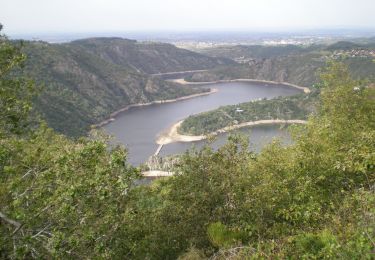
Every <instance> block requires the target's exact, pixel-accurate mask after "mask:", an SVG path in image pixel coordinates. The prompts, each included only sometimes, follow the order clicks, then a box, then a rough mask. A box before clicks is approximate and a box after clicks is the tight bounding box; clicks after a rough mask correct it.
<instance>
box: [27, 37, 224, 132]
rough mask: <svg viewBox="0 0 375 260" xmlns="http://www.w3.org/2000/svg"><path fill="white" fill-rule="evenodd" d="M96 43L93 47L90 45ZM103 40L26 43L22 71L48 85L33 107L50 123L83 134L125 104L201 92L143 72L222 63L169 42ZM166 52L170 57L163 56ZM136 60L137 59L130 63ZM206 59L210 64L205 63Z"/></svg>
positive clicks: (203, 66)
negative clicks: (189, 53) (187, 54)
mask: <svg viewBox="0 0 375 260" xmlns="http://www.w3.org/2000/svg"><path fill="white" fill-rule="evenodd" d="M92 42H94V43H95V44H94V46H95V47H93V46H92V45H90V44H89V43H92ZM99 42H100V44H99V45H96V43H97V41H96V40H87V41H86V40H83V41H78V42H74V43H68V44H48V43H44V42H28V43H26V46H25V48H24V51H25V53H26V54H27V56H28V59H27V62H26V64H25V68H24V71H23V73H24V74H25V75H27V76H29V77H31V78H33V79H35V80H36V81H37V83H38V85H43V86H44V87H43V91H41V94H40V95H39V96H38V97H37V98H36V99H35V102H34V103H35V108H36V110H37V111H38V112H39V113H41V114H42V116H43V117H44V118H45V119H46V121H47V122H48V124H49V125H50V126H51V127H53V128H54V129H56V130H57V131H59V132H61V133H64V134H67V135H70V136H79V135H83V134H85V133H86V132H87V130H88V129H89V128H90V125H92V124H95V123H98V122H99V121H101V120H103V119H104V118H106V117H107V116H108V115H109V114H110V113H112V112H113V111H115V110H118V109H120V108H121V107H124V106H126V105H129V104H133V103H139V102H149V101H153V100H161V99H171V98H176V97H179V96H183V95H189V94H193V93H197V92H199V91H200V90H197V89H194V88H189V87H180V86H178V87H176V85H175V84H173V83H169V82H165V81H163V80H161V79H158V78H156V77H152V76H149V75H147V74H146V73H143V72H142V71H148V72H158V71H160V70H161V68H163V70H168V69H170V70H172V69H173V70H176V69H185V68H189V69H190V68H192V67H193V66H194V62H197V63H198V61H200V62H201V64H200V66H201V67H199V68H207V67H210V66H216V65H218V64H219V63H216V62H215V59H212V58H209V57H205V56H204V55H201V54H197V55H196V56H197V57H198V58H197V59H196V60H194V59H192V60H189V59H190V58H188V57H184V58H183V59H182V58H181V59H180V58H179V55H182V54H181V53H184V52H185V51H184V50H179V49H178V50H176V49H177V48H176V47H174V46H171V45H165V46H164V45H163V44H160V46H161V47H160V46H159V45H158V44H156V46H159V47H157V48H156V47H155V48H154V47H152V46H151V47H150V48H147V44H138V43H136V42H134V41H129V40H114V43H113V42H112V41H111V40H110V41H109V42H107V41H106V40H100V41H99ZM104 42H105V43H104ZM119 42H120V43H121V44H119ZM112 44H113V45H112ZM123 45H124V46H123ZM128 45H129V46H130V47H129V48H130V49H129V48H128V47H127V46H128ZM138 45H140V46H141V47H142V48H138V47H137V46H138ZM136 47H137V48H136ZM132 48H133V49H132ZM160 48H161V49H162V50H160ZM174 55H175V56H174ZM163 56H166V57H167V58H165V59H163ZM146 57H150V58H148V59H147V58H146ZM173 57H174V58H173ZM132 60H135V61H137V62H138V63H132V62H131V61H132ZM157 60H159V64H157ZM204 60H207V61H208V62H207V63H204V62H203V61H204ZM193 61H194V62H193ZM185 62H186V64H185ZM189 62H190V63H189ZM174 64H179V66H177V65H176V66H174ZM184 66H185V67H184ZM206 66H207V67H206ZM147 68H149V69H147ZM151 68H152V69H154V71H152V70H151ZM163 70H162V71H163Z"/></svg>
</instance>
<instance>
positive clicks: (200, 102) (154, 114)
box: [103, 82, 301, 165]
mask: <svg viewBox="0 0 375 260" xmlns="http://www.w3.org/2000/svg"><path fill="white" fill-rule="evenodd" d="M205 87H207V86H205ZM209 87H211V88H215V89H217V90H218V91H217V92H215V93H213V94H210V95H205V96H199V97H195V98H191V99H186V100H182V101H178V102H173V103H164V104H154V105H150V106H144V107H134V108H131V109H129V110H128V111H125V112H123V113H120V114H118V115H117V116H116V118H115V119H116V120H115V121H113V122H111V123H109V124H107V125H105V126H104V127H103V128H104V130H105V131H106V132H107V133H108V134H110V135H112V136H113V137H114V142H117V143H121V144H124V145H125V146H126V147H127V149H128V151H129V157H128V160H129V162H130V163H132V164H133V165H139V164H140V163H142V162H145V161H146V160H147V159H148V158H149V157H150V156H151V155H153V154H154V152H155V151H156V149H157V147H158V145H157V144H156V143H155V140H156V138H157V136H158V135H159V134H160V133H161V132H163V131H165V129H167V128H168V127H170V126H171V125H173V124H174V123H176V122H177V121H179V120H182V119H184V118H186V117H188V116H189V115H192V114H196V113H200V112H204V111H209V110H213V109H216V108H218V107H220V106H225V105H234V104H238V103H242V102H247V101H250V100H256V99H259V98H268V99H269V98H274V97H278V96H290V95H295V94H297V93H300V92H301V91H300V90H297V89H295V88H292V87H289V86H284V85H273V84H265V83H250V82H226V83H217V84H212V85H209ZM240 131H241V132H249V130H248V129H241V130H240ZM275 136H281V137H284V139H285V140H287V139H288V136H287V135H286V134H285V131H283V130H280V129H279V126H258V127H254V128H252V130H251V134H250V139H251V142H252V143H253V144H254V148H255V150H257V149H259V147H261V146H263V145H264V144H265V143H266V142H267V141H269V140H271V139H272V137H275ZM225 139H226V134H224V135H221V136H219V137H218V140H217V142H216V146H218V145H220V144H222V143H224V141H225ZM204 142H205V141H198V142H194V143H195V145H196V146H198V147H199V146H201V145H202V144H203V143H204ZM191 145H192V144H190V143H173V144H168V145H165V146H164V147H163V149H162V151H161V153H160V155H162V156H165V155H170V154H175V153H182V152H184V151H185V150H186V149H188V148H189V147H191Z"/></svg>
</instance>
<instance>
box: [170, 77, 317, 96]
mask: <svg viewBox="0 0 375 260" xmlns="http://www.w3.org/2000/svg"><path fill="white" fill-rule="evenodd" d="M170 81H171V82H175V83H179V84H182V85H210V84H217V83H225V82H253V83H267V84H272V85H285V86H289V87H293V88H296V89H299V90H302V91H303V92H304V93H310V92H311V90H310V89H309V88H307V87H301V86H298V85H295V84H292V83H288V82H277V81H270V80H262V79H227V80H217V81H206V82H192V81H186V80H185V79H173V80H170Z"/></svg>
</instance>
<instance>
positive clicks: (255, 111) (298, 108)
mask: <svg viewBox="0 0 375 260" xmlns="http://www.w3.org/2000/svg"><path fill="white" fill-rule="evenodd" d="M318 95H319V91H318V90H314V91H313V92H312V93H309V94H300V95H295V96H291V97H279V98H274V99H271V100H268V99H263V100H255V101H250V102H245V103H241V104H238V105H231V106H223V107H220V108H218V109H215V110H212V111H208V112H204V113H200V114H196V115H191V116H189V117H188V118H186V119H185V120H184V121H183V122H182V124H181V126H180V127H179V129H178V131H179V133H181V134H187V135H207V134H210V133H213V132H215V131H217V130H220V129H222V128H225V127H227V126H232V125H237V124H241V123H245V122H250V121H258V120H272V119H282V120H306V119H307V118H308V116H309V115H311V114H312V113H313V112H315V108H316V104H317V103H318Z"/></svg>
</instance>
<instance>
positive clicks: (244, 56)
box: [186, 40, 375, 87]
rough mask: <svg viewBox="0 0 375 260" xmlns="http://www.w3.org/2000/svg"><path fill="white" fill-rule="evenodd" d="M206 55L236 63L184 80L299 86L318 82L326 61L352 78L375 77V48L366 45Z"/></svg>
mask: <svg viewBox="0 0 375 260" xmlns="http://www.w3.org/2000/svg"><path fill="white" fill-rule="evenodd" d="M201 52H202V53H204V54H206V55H211V56H213V57H225V58H231V59H233V60H237V61H239V62H240V63H241V64H237V65H235V66H227V67H219V68H215V69H213V70H210V71H206V72H197V73H194V74H193V75H189V76H188V77H186V79H187V80H190V81H214V80H222V79H235V78H251V79H261V80H273V81H284V82H289V83H294V84H297V85H302V86H307V87H309V86H312V85H313V84H314V83H317V81H318V76H317V72H318V70H319V69H320V68H323V67H324V66H325V65H326V63H327V61H329V60H339V61H342V62H344V63H346V64H347V65H348V66H349V68H350V71H351V73H352V76H353V77H354V78H370V79H374V78H375V62H374V56H373V55H374V53H375V46H373V43H371V41H370V40H368V43H363V44H359V43H353V42H345V41H341V42H337V43H334V44H332V45H329V46H324V45H312V46H309V47H300V46H294V45H285V46H258V45H256V46H241V45H238V46H221V47H217V48H211V49H204V50H201Z"/></svg>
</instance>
